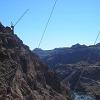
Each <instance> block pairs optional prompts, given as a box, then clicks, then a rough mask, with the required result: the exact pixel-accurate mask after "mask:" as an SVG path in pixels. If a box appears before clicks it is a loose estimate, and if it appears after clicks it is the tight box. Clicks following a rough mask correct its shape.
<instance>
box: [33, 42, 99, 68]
mask: <svg viewBox="0 0 100 100" xmlns="http://www.w3.org/2000/svg"><path fill="white" fill-rule="evenodd" d="M33 52H34V53H36V54H37V55H39V57H40V58H41V59H42V60H43V61H44V62H45V63H46V64H48V65H50V66H51V67H54V66H56V65H57V64H74V63H78V62H80V61H81V62H82V61H84V62H88V63H96V62H99V61H100V43H98V44H96V45H90V46H86V45H80V44H76V45H73V46H72V47H68V48H67V47H65V48H56V49H53V50H42V49H38V48H36V49H34V50H33Z"/></svg>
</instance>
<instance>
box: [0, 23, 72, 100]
mask: <svg viewBox="0 0 100 100" xmlns="http://www.w3.org/2000/svg"><path fill="white" fill-rule="evenodd" d="M47 72H48V68H47V66H46V65H45V64H43V63H42V62H41V61H40V59H39V58H38V56H36V55H35V54H34V53H32V52H31V51H30V50H29V47H28V46H26V45H24V44H23V42H22V41H21V40H20V39H19V38H18V37H17V35H15V34H12V30H11V28H10V27H4V26H3V25H2V24H0V100H71V98H70V96H68V95H67V94H66V96H64V95H61V94H59V93H57V92H56V91H54V90H53V89H52V88H51V87H50V86H48V85H47V83H46V80H45V75H46V74H47ZM51 81H52V80H51Z"/></svg>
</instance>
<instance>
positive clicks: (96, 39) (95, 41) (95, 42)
mask: <svg viewBox="0 0 100 100" xmlns="http://www.w3.org/2000/svg"><path fill="white" fill-rule="evenodd" d="M99 35H100V32H99V33H98V35H97V37H96V39H95V42H94V45H95V44H96V42H97V40H98V38H99Z"/></svg>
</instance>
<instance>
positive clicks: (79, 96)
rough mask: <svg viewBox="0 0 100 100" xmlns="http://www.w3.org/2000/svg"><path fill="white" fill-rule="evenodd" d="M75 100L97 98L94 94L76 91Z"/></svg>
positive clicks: (92, 99) (93, 99)
mask: <svg viewBox="0 0 100 100" xmlns="http://www.w3.org/2000/svg"><path fill="white" fill-rule="evenodd" d="M74 95H75V99H74V100H96V99H95V97H94V96H90V95H86V94H82V93H74Z"/></svg>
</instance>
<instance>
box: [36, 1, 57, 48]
mask: <svg viewBox="0 0 100 100" xmlns="http://www.w3.org/2000/svg"><path fill="white" fill-rule="evenodd" d="M57 1H58V0H55V2H54V5H53V7H52V10H51V13H50V15H49V18H48V20H47V23H46V25H45V28H44V31H43V33H42V36H41V39H40V41H39V44H38V48H39V47H40V45H41V43H42V40H43V37H44V35H45V33H46V30H47V27H48V25H49V23H50V19H51V17H52V14H53V12H54V9H55V7H56V4H57Z"/></svg>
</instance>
